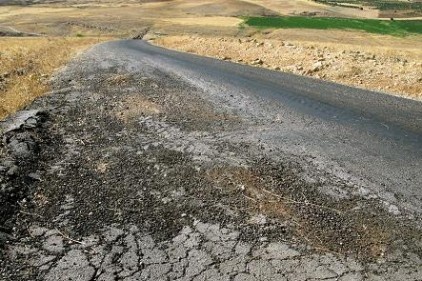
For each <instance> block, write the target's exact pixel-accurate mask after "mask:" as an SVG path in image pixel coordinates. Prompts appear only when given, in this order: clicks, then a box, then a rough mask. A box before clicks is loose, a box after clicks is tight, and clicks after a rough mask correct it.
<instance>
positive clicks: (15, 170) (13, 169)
mask: <svg viewBox="0 0 422 281" xmlns="http://www.w3.org/2000/svg"><path fill="white" fill-rule="evenodd" d="M18 171H19V167H18V166H16V165H14V166H12V167H11V168H10V169H9V170H8V171H7V175H8V176H15V175H16V174H17V173H18Z"/></svg>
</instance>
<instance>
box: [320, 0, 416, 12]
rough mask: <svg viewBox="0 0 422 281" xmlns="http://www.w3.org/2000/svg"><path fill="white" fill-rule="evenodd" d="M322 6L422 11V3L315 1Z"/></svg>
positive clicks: (359, 0) (345, 0)
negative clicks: (346, 5) (353, 6)
mask: <svg viewBox="0 0 422 281" xmlns="http://www.w3.org/2000/svg"><path fill="white" fill-rule="evenodd" d="M314 1H315V2H319V3H322V4H328V5H343V4H353V5H356V6H361V5H365V6H372V7H375V8H377V9H380V10H416V11H417V10H419V11H420V10H422V2H408V1H397V0H314Z"/></svg>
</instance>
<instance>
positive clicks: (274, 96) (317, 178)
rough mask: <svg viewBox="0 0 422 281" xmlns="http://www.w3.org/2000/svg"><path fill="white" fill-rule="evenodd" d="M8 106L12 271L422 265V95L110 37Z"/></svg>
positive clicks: (406, 270)
mask: <svg viewBox="0 0 422 281" xmlns="http://www.w3.org/2000/svg"><path fill="white" fill-rule="evenodd" d="M52 87H53V89H54V90H53V92H52V93H51V94H50V95H48V96H46V97H43V98H40V99H38V100H37V101H35V102H34V104H33V105H31V106H30V107H28V108H27V109H25V110H24V111H22V112H19V113H18V114H16V116H13V117H11V118H10V119H9V120H6V122H3V124H2V136H3V145H2V153H1V154H0V173H1V178H0V184H1V192H0V200H1V203H2V207H1V219H0V222H1V228H0V241H1V244H2V248H1V252H0V279H1V280H51V281H53V280H87V281H89V280H189V281H193V280H195V281H196V280H235V281H240V280H342V281H345V280H422V261H421V257H422V235H421V234H422V231H421V225H422V224H421V212H422V211H421V208H422V207H421V206H422V204H421V199H422V190H421V189H420V187H421V186H422V184H421V183H422V177H421V176H420V170H421V159H422V157H421V156H422V149H421V148H422V142H421V140H422V122H420V120H422V107H421V104H420V103H418V102H415V101H410V100H403V99H400V98H396V97H390V96H384V95H381V94H378V93H371V92H367V91H362V90H358V89H352V88H348V87H343V86H339V85H335V84H330V83H324V82H320V81H315V80H312V79H307V78H303V77H296V76H293V75H287V74H280V73H277V72H272V71H268V70H262V69H257V68H252V67H245V66H240V65H235V64H231V63H227V62H220V61H216V60H212V59H207V58H201V57H197V56H192V55H189V54H180V53H177V52H172V51H167V50H164V49H161V48H157V47H153V46H151V45H149V44H147V43H145V42H142V41H131V40H129V41H116V42H109V43H105V44H101V45H98V46H96V47H94V48H92V49H91V50H90V51H88V52H86V53H85V54H83V55H81V56H80V57H78V58H77V59H75V60H74V61H73V62H72V63H70V64H69V65H68V66H67V67H66V68H65V69H63V70H61V71H60V72H59V73H58V74H57V75H56V77H55V78H54V79H53V81H52Z"/></svg>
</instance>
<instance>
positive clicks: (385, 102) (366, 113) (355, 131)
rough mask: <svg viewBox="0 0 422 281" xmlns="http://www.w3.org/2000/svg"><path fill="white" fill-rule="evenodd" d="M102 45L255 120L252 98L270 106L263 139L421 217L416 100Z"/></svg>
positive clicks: (421, 107)
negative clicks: (271, 121) (271, 119)
mask: <svg viewBox="0 0 422 281" xmlns="http://www.w3.org/2000/svg"><path fill="white" fill-rule="evenodd" d="M107 48H108V49H109V50H111V51H113V52H116V53H122V54H125V55H127V56H129V57H131V58H133V59H134V60H139V61H143V60H145V61H148V62H149V63H151V64H153V65H155V66H156V67H157V68H158V69H161V70H163V71H165V72H171V73H174V74H175V75H178V76H180V77H181V78H183V79H186V80H188V81H190V82H192V83H193V84H195V85H198V86H199V87H201V88H203V89H204V90H205V91H206V92H214V93H219V94H220V95H222V96H224V97H226V98H227V99H228V103H230V105H231V106H233V107H234V108H237V109H238V110H239V111H246V112H250V113H251V114H252V115H255V116H259V115H260V114H265V113H270V112H265V110H267V109H262V108H259V106H258V107H257V106H253V105H249V104H247V102H246V101H247V100H248V98H251V97H252V98H253V99H256V98H257V99H260V100H264V101H265V102H268V103H271V104H272V105H273V106H274V107H273V109H272V110H273V111H272V112H271V113H272V114H277V115H279V116H280V118H281V120H282V121H283V122H284V126H283V127H281V128H279V129H278V130H274V131H273V132H271V130H270V132H265V133H263V134H262V135H261V136H260V138H261V139H262V140H263V141H264V140H265V141H267V142H270V143H273V145H276V146H279V147H283V148H285V149H286V150H288V151H293V153H297V152H298V151H299V152H304V153H305V154H310V155H312V156H313V157H318V158H319V157H321V159H324V160H322V161H326V160H330V161H332V162H334V163H335V164H336V165H338V166H339V167H341V168H342V169H344V170H346V171H348V172H350V173H351V174H352V175H353V176H355V177H356V178H362V179H364V180H368V181H369V182H371V183H373V185H371V186H372V187H373V188H374V190H372V192H374V193H376V194H378V195H380V196H384V197H385V198H389V199H391V194H394V195H398V196H399V197H401V198H403V199H404V201H406V203H409V205H407V207H409V208H411V209H413V210H415V211H417V212H418V213H421V212H422V204H421V202H422V175H421V170H422V104H421V103H420V102H417V101H413V100H408V99H404V98H399V97H395V96H390V95H385V94H382V93H376V92H370V91H365V90H360V89H355V88H351V87H346V86H342V85H338V84H334V83H329V82H324V81H320V80H315V79H311V78H307V77H300V76H296V75H290V74H286V73H280V72H276V71H270V70H265V69H262V68H255V67H249V66H244V65H239V64H233V63H229V62H222V61H218V60H214V59H210V58H204V57H199V56H195V55H190V54H184V53H179V52H174V51H169V50H166V49H163V48H159V47H155V46H152V45H150V44H148V43H146V42H142V41H119V42H113V43H109V44H108V45H107ZM231 96H233V97H234V101H230V97H231ZM242 99H244V100H242ZM263 111H264V112H263Z"/></svg>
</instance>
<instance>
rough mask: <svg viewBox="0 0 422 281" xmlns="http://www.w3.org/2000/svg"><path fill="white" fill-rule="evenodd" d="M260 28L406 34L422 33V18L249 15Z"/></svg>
mask: <svg viewBox="0 0 422 281" xmlns="http://www.w3.org/2000/svg"><path fill="white" fill-rule="evenodd" d="M244 23H245V24H246V25H248V26H253V27H258V28H311V29H346V30H347V29H353V30H361V31H366V32H371V33H378V34H388V35H395V36H405V35H410V34H422V20H373V19H346V18H322V17H321V18H320V17H248V18H246V19H245V22H244Z"/></svg>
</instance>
